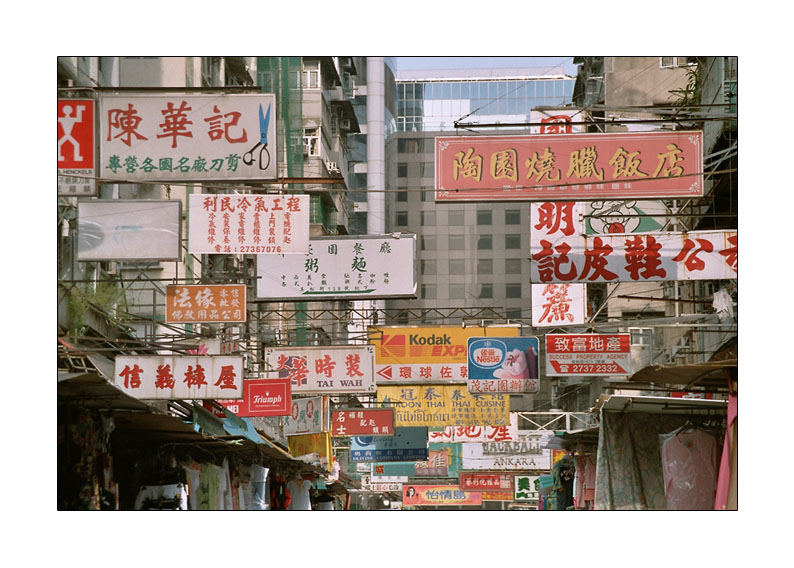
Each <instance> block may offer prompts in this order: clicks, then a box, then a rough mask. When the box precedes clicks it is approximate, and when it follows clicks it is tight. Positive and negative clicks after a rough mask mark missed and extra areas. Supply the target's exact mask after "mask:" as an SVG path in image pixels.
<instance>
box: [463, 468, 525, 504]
mask: <svg viewBox="0 0 794 568" xmlns="http://www.w3.org/2000/svg"><path fill="white" fill-rule="evenodd" d="M460 488H461V489H463V490H464V491H500V490H501V491H511V492H512V491H513V474H512V473H509V474H508V473H469V472H463V471H462V472H461V473H460ZM511 499H512V496H511Z"/></svg>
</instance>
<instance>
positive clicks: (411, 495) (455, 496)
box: [403, 484, 482, 506]
mask: <svg viewBox="0 0 794 568" xmlns="http://www.w3.org/2000/svg"><path fill="white" fill-rule="evenodd" d="M405 505H482V496H481V495H480V494H479V493H478V492H476V491H473V492H472V491H463V490H462V489H461V488H460V487H459V486H457V485H407V484H405V485H403V506H405Z"/></svg>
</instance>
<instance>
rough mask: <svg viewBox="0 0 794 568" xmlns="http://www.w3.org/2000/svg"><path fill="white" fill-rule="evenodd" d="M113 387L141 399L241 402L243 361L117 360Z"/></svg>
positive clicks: (215, 358)
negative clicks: (229, 400)
mask: <svg viewBox="0 0 794 568" xmlns="http://www.w3.org/2000/svg"><path fill="white" fill-rule="evenodd" d="M114 378H115V385H116V387H117V388H118V389H120V390H122V391H124V392H125V393H126V394H128V395H130V396H132V397H135V398H140V399H167V400H174V399H176V400H182V399H188V400H191V399H195V400H201V399H208V398H211V399H235V400H236V399H240V398H242V396H243V358H242V357H227V356H222V355H197V356H176V355H128V356H127V355H125V356H119V357H116V361H115V374H114Z"/></svg>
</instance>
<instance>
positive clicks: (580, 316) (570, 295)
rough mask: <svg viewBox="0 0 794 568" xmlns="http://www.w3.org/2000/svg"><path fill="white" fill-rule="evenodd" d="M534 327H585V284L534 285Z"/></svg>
mask: <svg viewBox="0 0 794 568" xmlns="http://www.w3.org/2000/svg"><path fill="white" fill-rule="evenodd" d="M531 293H532V327H562V326H566V325H583V324H584V320H585V302H586V300H587V291H586V289H585V284H532V289H531Z"/></svg>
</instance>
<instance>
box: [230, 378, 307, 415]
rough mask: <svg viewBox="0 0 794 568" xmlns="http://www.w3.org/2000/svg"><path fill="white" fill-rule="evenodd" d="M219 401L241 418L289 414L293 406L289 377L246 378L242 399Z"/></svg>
mask: <svg viewBox="0 0 794 568" xmlns="http://www.w3.org/2000/svg"><path fill="white" fill-rule="evenodd" d="M217 402H218V403H219V404H220V405H222V406H224V407H226V408H228V409H229V410H230V411H231V412H233V413H234V414H236V415H237V416H239V417H241V418H253V417H255V416H287V415H288V414H289V412H290V407H291V406H292V404H291V403H292V396H291V392H290V385H289V379H246V380H244V381H243V398H242V399H241V400H227V399H220V400H218V401H217Z"/></svg>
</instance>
